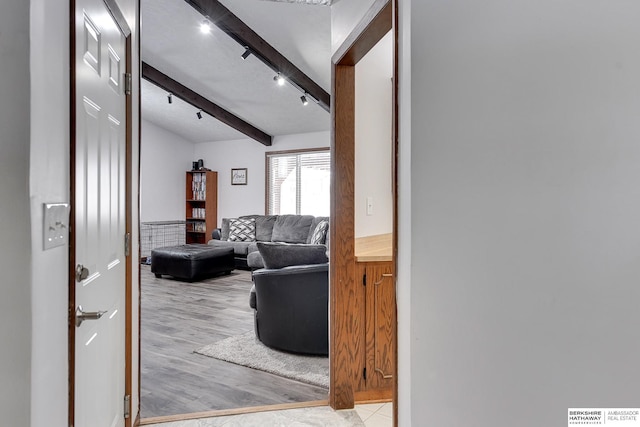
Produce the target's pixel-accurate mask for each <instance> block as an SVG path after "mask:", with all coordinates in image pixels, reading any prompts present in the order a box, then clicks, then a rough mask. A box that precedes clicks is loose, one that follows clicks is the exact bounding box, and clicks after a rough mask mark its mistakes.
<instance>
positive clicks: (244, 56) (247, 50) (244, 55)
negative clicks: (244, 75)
mask: <svg viewBox="0 0 640 427" xmlns="http://www.w3.org/2000/svg"><path fill="white" fill-rule="evenodd" d="M249 55H251V51H250V50H249V48H248V47H246V48H245V51H244V53H243V54H242V59H247V58H248V57H249Z"/></svg>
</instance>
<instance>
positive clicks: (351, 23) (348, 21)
mask: <svg viewBox="0 0 640 427" xmlns="http://www.w3.org/2000/svg"><path fill="white" fill-rule="evenodd" d="M375 1H376V0H340V1H338V2H335V3H334V4H333V5H331V52H332V53H335V51H336V50H338V48H339V47H340V45H341V44H342V43H343V42H344V40H345V39H346V38H347V36H348V35H349V34H350V33H351V31H353V29H354V28H355V26H356V25H357V24H358V22H360V20H361V19H362V17H363V16H364V14H365V13H366V12H367V10H369V8H370V7H371V5H373V3H375Z"/></svg>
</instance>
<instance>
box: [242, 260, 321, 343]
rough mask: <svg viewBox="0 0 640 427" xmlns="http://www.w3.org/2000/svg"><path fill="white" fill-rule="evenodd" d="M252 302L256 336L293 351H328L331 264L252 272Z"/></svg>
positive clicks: (263, 269)
mask: <svg viewBox="0 0 640 427" xmlns="http://www.w3.org/2000/svg"><path fill="white" fill-rule="evenodd" d="M253 281H254V289H252V291H251V296H250V305H251V307H252V308H254V310H255V318H254V321H255V331H256V336H257V338H258V339H259V340H260V341H261V342H263V343H264V344H265V345H267V346H268V347H272V348H275V349H278V350H284V351H289V352H293V353H302V354H314V355H328V354H329V264H328V263H323V264H308V265H295V266H289V267H283V268H277V269H269V268H261V269H258V270H256V271H254V272H253Z"/></svg>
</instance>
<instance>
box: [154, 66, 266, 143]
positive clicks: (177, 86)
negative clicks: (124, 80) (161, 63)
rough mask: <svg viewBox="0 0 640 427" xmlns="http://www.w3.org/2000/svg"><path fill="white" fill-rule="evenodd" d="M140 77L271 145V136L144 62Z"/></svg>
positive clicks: (260, 141)
mask: <svg viewBox="0 0 640 427" xmlns="http://www.w3.org/2000/svg"><path fill="white" fill-rule="evenodd" d="M142 78H144V79H146V80H148V81H150V82H151V83H153V84H155V85H156V86H158V87H161V88H162V89H164V90H166V91H167V92H169V93H172V94H173V95H175V96H177V97H178V98H180V99H182V100H183V101H185V102H187V103H189V104H191V105H193V106H194V107H196V108H199V109H201V110H202V111H204V112H205V113H207V114H209V115H210V116H212V117H215V118H216V119H218V120H219V121H221V122H222V123H224V124H226V125H228V126H231V127H232V128H234V129H235V130H237V131H238V132H241V133H243V134H245V135H247V136H248V137H249V138H252V139H255V140H256V141H258V142H259V143H261V144H263V145H266V146H267V147H268V146H271V144H272V141H273V137H272V136H271V135H269V134H267V133H265V132H263V131H261V130H260V129H258V128H257V127H255V126H253V125H252V124H251V123H247V122H246V121H244V120H242V119H241V118H240V117H238V116H236V115H234V114H233V113H230V112H229V111H227V110H225V109H224V108H222V107H220V106H219V105H217V104H215V103H213V102H211V101H209V100H208V99H207V98H205V97H204V96H202V95H200V94H199V93H197V92H194V91H193V90H191V89H189V88H188V87H186V86H185V85H183V84H182V83H180V82H178V81H176V80H174V79H172V78H171V77H169V76H167V75H166V74H164V73H162V72H161V71H158V70H157V69H155V68H153V67H152V66H151V65H149V64H147V63H146V62H143V63H142Z"/></svg>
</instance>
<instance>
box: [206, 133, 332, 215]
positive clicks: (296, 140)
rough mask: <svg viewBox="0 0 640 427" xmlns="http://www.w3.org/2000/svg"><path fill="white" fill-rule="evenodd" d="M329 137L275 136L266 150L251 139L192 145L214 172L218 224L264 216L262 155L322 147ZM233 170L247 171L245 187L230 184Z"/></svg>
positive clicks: (327, 135) (326, 135) (313, 134)
mask: <svg viewBox="0 0 640 427" xmlns="http://www.w3.org/2000/svg"><path fill="white" fill-rule="evenodd" d="M329 138H330V135H329V132H313V133H303V134H296V135H281V136H276V137H274V139H273V144H272V145H271V146H270V147H266V146H264V145H262V144H260V143H258V142H256V141H254V140H252V139H240V140H236V141H216V142H207V143H201V144H196V145H195V151H194V157H195V158H196V159H203V160H204V165H205V166H206V167H207V168H209V169H211V170H214V171H217V172H218V222H220V220H221V219H222V218H233V217H237V216H240V215H249V214H264V212H265V153H266V152H268V151H284V150H294V149H302V148H326V147H329V145H330V139H329ZM233 168H247V169H248V172H247V185H231V169H233ZM218 225H220V224H218Z"/></svg>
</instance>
